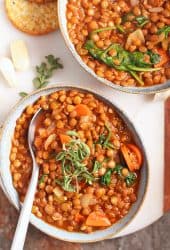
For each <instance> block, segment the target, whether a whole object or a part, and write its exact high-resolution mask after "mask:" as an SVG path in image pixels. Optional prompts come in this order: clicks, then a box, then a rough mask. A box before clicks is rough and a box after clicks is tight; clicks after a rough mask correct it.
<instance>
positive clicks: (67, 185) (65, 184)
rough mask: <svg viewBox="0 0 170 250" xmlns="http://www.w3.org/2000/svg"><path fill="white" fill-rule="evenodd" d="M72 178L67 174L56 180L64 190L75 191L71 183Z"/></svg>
mask: <svg viewBox="0 0 170 250" xmlns="http://www.w3.org/2000/svg"><path fill="white" fill-rule="evenodd" d="M71 181H72V179H71V178H70V177H69V176H64V177H63V179H62V180H56V183H57V184H58V185H60V186H61V187H62V188H63V189H64V190H65V191H68V192H75V187H74V186H73V185H72V184H71Z"/></svg>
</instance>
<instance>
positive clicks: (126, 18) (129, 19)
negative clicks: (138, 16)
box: [122, 12, 135, 23]
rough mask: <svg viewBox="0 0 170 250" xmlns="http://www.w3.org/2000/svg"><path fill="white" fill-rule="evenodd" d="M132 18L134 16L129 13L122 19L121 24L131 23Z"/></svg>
mask: <svg viewBox="0 0 170 250" xmlns="http://www.w3.org/2000/svg"><path fill="white" fill-rule="evenodd" d="M134 18H135V16H134V14H133V13H132V12H129V13H127V14H125V15H124V16H123V17H122V23H125V22H129V21H132V20H133V19H134Z"/></svg>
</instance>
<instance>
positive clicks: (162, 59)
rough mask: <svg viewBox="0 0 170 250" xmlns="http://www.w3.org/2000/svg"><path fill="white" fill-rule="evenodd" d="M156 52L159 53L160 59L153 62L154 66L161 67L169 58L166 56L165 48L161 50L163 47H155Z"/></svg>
mask: <svg viewBox="0 0 170 250" xmlns="http://www.w3.org/2000/svg"><path fill="white" fill-rule="evenodd" d="M157 53H158V54H159V55H160V57H161V60H160V62H159V63H157V64H155V68H159V67H162V66H163V65H164V64H165V63H167V62H168V60H169V57H168V55H167V53H166V51H165V50H163V49H157Z"/></svg>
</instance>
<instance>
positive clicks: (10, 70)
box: [0, 57, 17, 87]
mask: <svg viewBox="0 0 170 250" xmlns="http://www.w3.org/2000/svg"><path fill="white" fill-rule="evenodd" d="M0 71H1V73H2V75H3V77H4V78H5V80H6V81H7V83H8V85H9V86H10V87H16V86H17V80H16V74H15V70H14V65H13V63H12V61H11V60H10V59H9V58H7V57H2V58H1V59H0Z"/></svg>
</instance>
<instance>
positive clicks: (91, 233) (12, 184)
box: [0, 86, 148, 242]
mask: <svg viewBox="0 0 170 250" xmlns="http://www.w3.org/2000/svg"><path fill="white" fill-rule="evenodd" d="M40 107H41V108H42V109H43V110H44V112H43V115H42V116H41V117H40V120H39V122H38V123H37V128H36V135H35V140H34V147H35V152H36V161H37V162H38V164H39V166H40V175H39V181H38V185H37V192H36V195H35V199H34V204H33V209H32V214H31V219H30V222H31V223H32V224H33V225H34V226H36V227H37V228H38V229H40V230H41V231H43V232H45V233H46V234H48V235H51V236H53V237H56V238H59V239H62V240H66V241H72V242H93V241H99V240H103V239H105V238H109V237H112V236H113V235H115V234H116V233H117V232H119V231H120V230H121V229H123V228H124V227H125V226H126V225H127V224H128V223H129V222H130V221H131V220H132V219H133V217H134V216H135V215H136V213H137V212H138V211H139V209H140V207H141V205H142V203H143V200H144V196H145V194H146V190H147V183H148V163H147V158H146V154H145V150H144V147H143V144H142V142H141V140H140V137H139V135H138V133H137V132H136V129H135V128H134V126H133V124H132V123H131V122H130V120H129V119H128V118H127V116H126V115H125V114H124V112H122V111H121V110H120V109H119V108H117V107H116V106H115V105H114V103H112V102H111V101H109V100H107V99H106V98H104V97H101V96H100V95H98V94H97V93H94V91H90V90H84V89H81V88H73V87H55V86H54V87H51V88H47V89H42V90H39V91H36V92H34V93H33V94H31V95H29V96H27V97H26V98H24V99H23V100H22V101H20V102H19V104H18V105H17V106H16V107H15V108H14V110H13V111H12V113H11V115H10V116H9V118H8V119H7V121H6V123H5V124H4V127H3V131H2V137H1V141H0V156H1V157H0V166H1V168H0V174H1V178H2V182H3V185H4V187H5V190H6V193H7V195H8V196H9V198H10V200H11V202H12V203H13V205H14V206H15V207H16V208H17V209H19V200H20V202H21V203H22V201H23V200H24V196H25V194H26V191H27V186H28V183H29V179H30V176H31V171H32V160H31V157H30V154H29V150H28V145H27V129H28V126H29V122H30V120H31V118H32V116H33V115H34V113H35V112H36V111H37V109H39V108H40Z"/></svg>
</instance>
